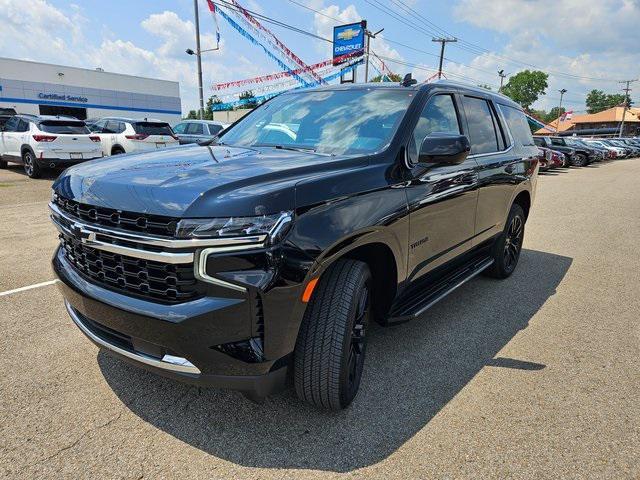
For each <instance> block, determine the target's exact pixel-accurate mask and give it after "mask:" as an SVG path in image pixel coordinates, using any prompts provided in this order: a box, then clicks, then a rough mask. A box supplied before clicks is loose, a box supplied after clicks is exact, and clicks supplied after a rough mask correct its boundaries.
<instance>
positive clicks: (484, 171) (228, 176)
mask: <svg viewBox="0 0 640 480" xmlns="http://www.w3.org/2000/svg"><path fill="white" fill-rule="evenodd" d="M537 155H538V149H537V148H536V147H535V145H534V143H533V138H532V136H531V133H530V130H529V127H528V124H527V120H526V118H525V116H524V114H523V112H522V109H521V108H520V107H519V106H518V105H517V104H515V103H513V102H512V101H511V100H509V99H508V98H506V97H503V96H500V95H496V94H493V93H491V92H488V91H486V90H484V89H480V88H474V87H468V86H464V85H461V84H457V83H453V82H448V81H441V82H436V83H433V84H421V85H407V84H406V83H405V84H404V85H389V84H360V85H350V86H345V85H342V86H329V87H321V88H318V89H309V90H302V91H294V92H290V93H285V94H282V95H280V96H278V97H276V98H274V99H272V100H270V101H269V102H267V103H265V104H263V105H262V106H260V107H259V108H256V109H255V110H253V111H252V112H251V113H249V114H248V115H247V116H245V117H244V118H242V119H241V120H239V121H238V122H236V123H235V124H234V125H232V126H231V127H230V128H229V129H228V130H226V131H225V132H224V133H223V135H222V136H221V137H220V138H219V139H216V141H212V142H211V143H210V144H209V145H206V144H201V145H186V146H182V147H176V148H173V149H166V150H162V151H154V152H147V153H140V154H136V155H125V156H119V157H115V158H111V159H108V160H101V161H99V162H89V163H87V164H84V165H81V166H77V167H72V168H70V169H68V170H66V171H65V172H64V173H63V174H62V175H61V176H60V178H58V180H57V181H56V182H55V183H54V185H53V189H54V193H53V199H52V202H51V204H50V209H51V217H52V219H53V222H54V223H55V225H56V227H57V228H58V230H59V232H60V246H59V248H58V249H57V251H56V252H55V255H54V258H53V268H54V270H55V272H56V274H57V276H58V277H59V279H60V280H61V281H60V282H59V285H60V286H61V289H62V292H63V294H64V297H65V301H66V306H67V309H68V311H69V314H70V315H71V318H72V319H73V321H74V322H75V323H76V324H77V326H78V327H79V328H80V330H82V332H83V333H84V334H85V335H86V336H88V337H89V338H90V339H91V340H92V341H93V342H94V343H96V344H97V345H98V346H99V347H101V348H104V349H106V350H109V351H111V352H115V353H116V354H117V355H119V356H121V357H122V358H124V359H125V360H129V361H131V362H133V363H136V364H138V365H140V366H143V367H146V368H148V369H151V370H153V371H154V372H156V373H159V374H162V375H166V376H169V377H172V378H175V379H180V380H184V381H187V382H193V383H196V384H200V385H211V386H218V387H225V388H231V389H236V390H240V391H242V392H244V393H245V395H246V396H248V397H250V398H254V399H257V398H261V397H264V396H265V395H268V394H269V393H271V392H273V391H275V390H277V389H279V388H282V387H283V386H284V385H285V383H286V379H287V377H289V378H291V379H292V381H293V383H294V384H295V389H296V391H297V394H298V395H299V396H300V398H302V399H303V400H306V401H308V402H310V403H312V404H315V405H317V406H320V407H324V408H330V409H340V408H344V407H346V406H347V405H349V403H350V402H351V401H352V400H353V398H354V396H355V395H356V392H357V391H358V387H359V384H360V379H361V375H362V369H363V365H364V363H363V362H364V356H365V350H366V341H367V328H368V327H367V325H368V322H369V320H370V319H374V320H376V321H378V322H380V323H382V324H383V325H390V324H394V323H398V322H404V321H407V320H409V319H412V318H415V317H417V316H419V315H421V314H422V313H423V312H424V311H425V310H427V309H428V308H429V307H430V306H431V305H433V304H434V303H435V302H437V301H438V300H439V299H441V298H442V297H443V296H445V295H446V294H448V293H449V292H451V291H452V290H453V289H455V288H456V287H458V286H460V285H461V284H462V283H464V282H465V281H467V280H469V279H470V278H472V277H474V276H475V275H477V274H478V273H480V272H485V273H486V274H488V275H490V276H492V277H495V278H506V277H508V276H509V275H511V273H512V272H513V271H514V269H515V268H516V265H517V262H518V258H519V255H520V250H521V248H522V241H523V236H524V228H525V222H526V220H527V216H528V215H529V209H530V207H531V204H532V202H533V199H534V198H533V197H534V192H535V187H536V180H537V170H538V161H537Z"/></svg>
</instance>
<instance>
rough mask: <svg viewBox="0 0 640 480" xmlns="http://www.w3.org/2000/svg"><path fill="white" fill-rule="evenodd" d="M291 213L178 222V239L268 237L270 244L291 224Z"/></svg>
mask: <svg viewBox="0 0 640 480" xmlns="http://www.w3.org/2000/svg"><path fill="white" fill-rule="evenodd" d="M292 218H293V214H292V212H280V213H275V214H273V215H259V216H255V217H220V218H202V219H201V218H193V219H184V220H180V222H178V228H177V236H178V237H180V238H224V237H245V236H255V235H268V236H269V240H270V242H271V243H273V242H275V241H277V240H279V239H280V238H282V237H283V236H284V234H285V233H286V231H287V230H288V226H289V225H290V224H291V220H292Z"/></svg>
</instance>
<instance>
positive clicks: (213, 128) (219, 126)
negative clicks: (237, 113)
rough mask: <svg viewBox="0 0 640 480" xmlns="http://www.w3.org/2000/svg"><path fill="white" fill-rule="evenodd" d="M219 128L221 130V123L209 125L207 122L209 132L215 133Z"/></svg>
mask: <svg viewBox="0 0 640 480" xmlns="http://www.w3.org/2000/svg"><path fill="white" fill-rule="evenodd" d="M220 130H222V126H221V125H211V124H209V133H210V134H211V135H217V134H218V132H219V131H220Z"/></svg>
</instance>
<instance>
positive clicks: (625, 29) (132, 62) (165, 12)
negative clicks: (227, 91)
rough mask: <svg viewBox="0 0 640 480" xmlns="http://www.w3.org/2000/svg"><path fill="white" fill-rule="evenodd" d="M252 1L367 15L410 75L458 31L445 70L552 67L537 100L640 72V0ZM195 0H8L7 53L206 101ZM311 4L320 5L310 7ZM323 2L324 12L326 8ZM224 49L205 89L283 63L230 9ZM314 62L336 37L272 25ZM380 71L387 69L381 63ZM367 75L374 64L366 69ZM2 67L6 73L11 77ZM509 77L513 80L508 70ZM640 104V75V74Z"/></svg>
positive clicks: (321, 20)
mask: <svg viewBox="0 0 640 480" xmlns="http://www.w3.org/2000/svg"><path fill="white" fill-rule="evenodd" d="M198 1H199V4H200V28H201V37H202V49H207V48H213V47H214V46H215V36H214V32H215V30H214V23H213V18H212V16H211V15H210V14H209V11H208V9H207V6H206V2H205V0H198ZM238 1H239V2H240V4H242V5H243V6H244V7H245V8H247V9H249V10H253V11H256V12H258V13H261V14H263V15H267V16H269V17H272V18H275V19H277V20H280V21H283V22H286V23H288V24H292V25H295V26H296V27H298V28H300V29H303V30H306V31H309V32H313V33H314V34H316V35H318V36H321V37H324V38H330V37H331V32H332V28H333V26H334V25H337V24H339V23H340V22H341V23H351V22H354V21H359V20H361V19H366V20H367V22H368V27H369V29H370V30H371V31H377V30H380V29H381V28H384V31H383V32H382V33H381V34H380V35H378V36H377V37H376V38H375V39H373V40H372V42H371V49H372V50H373V52H374V53H376V54H377V55H379V56H380V57H384V58H386V59H387V60H385V61H386V63H387V65H388V66H389V68H390V69H391V70H392V71H394V72H396V73H399V74H401V75H404V74H405V73H409V72H411V73H412V74H413V76H414V78H416V79H418V80H419V81H424V80H426V79H427V78H428V77H430V76H431V75H432V74H433V73H434V72H435V71H436V70H437V66H438V56H439V49H440V46H439V44H436V43H434V42H432V37H433V36H434V35H436V34H437V35H438V36H454V37H456V38H458V42H457V43H449V44H448V45H447V47H446V51H445V58H446V60H445V61H444V67H443V70H444V72H445V75H446V76H447V77H448V78H450V79H455V80H460V81H465V82H470V83H473V84H486V85H489V86H491V87H492V89H494V90H497V89H498V85H499V77H498V74H497V71H498V70H504V71H505V73H507V74H510V75H512V74H514V73H517V72H519V71H521V70H524V69H539V70H543V71H545V72H546V73H548V74H549V88H548V89H547V94H546V95H545V96H543V97H541V98H540V99H539V100H538V102H537V103H536V104H534V108H538V109H545V110H549V109H550V108H552V107H554V106H557V105H558V102H559V100H560V98H559V97H560V94H559V93H558V90H560V89H563V88H564V89H566V90H567V93H566V94H565V95H564V99H563V106H565V107H566V108H567V109H568V110H573V111H575V112H582V111H584V110H585V104H584V101H585V97H586V94H587V92H589V91H590V90H591V89H593V88H598V89H601V90H604V91H605V92H607V93H621V90H620V89H621V88H622V87H623V85H622V84H620V83H618V82H619V81H620V80H626V79H638V78H640V0H498V1H494V2H488V1H486V0H449V1H432V0H351V1H338V0H262V1H258V0H238ZM193 3H194V2H193V0H128V1H120V0H109V1H104V0H103V1H96V0H84V1H80V0H74V1H67V0H0V56H1V57H10V58H19V59H26V60H34V61H41V62H47V63H55V64H62V65H69V66H77V67H85V68H96V67H101V68H103V69H105V70H106V71H113V72H118V73H126V74H131V75H141V76H147V77H153V78H161V79H167V80H175V81H179V82H180V89H181V97H182V104H183V112H185V113H186V112H188V111H189V110H190V109H195V108H197V103H198V100H197V76H196V62H195V57H193V56H189V55H187V54H185V49H187V48H194V49H195V33H194V32H195V28H194V5H193ZM298 4H302V5H304V6H306V7H308V8H304V7H303V6H300V5H298ZM313 10H316V11H317V12H314V11H313ZM218 21H219V24H220V33H221V45H220V50H217V51H213V52H207V53H203V75H204V85H205V88H204V90H205V98H206V97H208V96H209V95H211V94H213V93H214V92H213V90H212V89H211V85H212V84H213V83H216V82H224V81H230V80H239V79H243V78H249V77H254V76H257V75H263V74H267V73H273V72H277V71H279V70H280V68H279V67H278V65H277V64H276V63H274V62H273V61H272V60H270V59H269V58H268V57H267V56H266V55H265V54H264V53H263V52H262V51H261V50H260V48H259V47H256V46H254V45H252V44H251V43H250V42H249V41H247V40H246V39H245V38H243V37H242V36H240V35H239V34H238V33H237V32H236V31H235V30H234V29H233V28H231V27H230V26H229V25H228V24H227V23H226V22H225V21H224V20H223V19H222V18H220V17H219V18H218ZM265 26H267V27H268V28H270V29H271V30H272V31H273V32H274V33H275V34H276V35H277V36H278V38H280V39H281V40H282V41H283V42H284V43H285V44H286V45H287V46H288V47H289V48H290V49H291V50H292V51H293V52H295V53H296V54H297V55H298V56H299V57H300V58H302V59H303V60H304V61H305V62H306V63H308V64H312V63H315V62H319V61H322V60H325V59H327V58H329V57H330V56H331V45H330V44H329V43H327V42H323V41H321V40H317V39H314V38H311V37H309V36H305V35H301V34H299V33H295V32H292V31H289V30H286V29H283V28H281V27H277V26H273V25H269V24H265ZM374 73H375V72H374ZM358 75H359V76H360V79H361V78H362V77H363V71H360V72H359V74H358ZM1 76H2V72H0V77H1ZM505 81H506V80H505ZM632 88H633V91H632V93H631V96H632V99H634V101H635V102H636V104H638V103H640V82H637V83H635V84H632Z"/></svg>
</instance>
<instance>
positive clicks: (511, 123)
mask: <svg viewBox="0 0 640 480" xmlns="http://www.w3.org/2000/svg"><path fill="white" fill-rule="evenodd" d="M500 111H501V112H502V115H503V116H504V119H505V121H506V122H507V126H508V127H509V130H510V131H511V135H512V136H513V138H514V140H516V141H517V142H518V143H520V144H521V145H523V146H525V147H527V146H532V145H542V142H536V143H534V140H533V135H532V134H531V129H530V128H529V122H528V121H527V117H525V116H524V112H522V111H521V110H518V109H517V108H513V107H509V106H507V105H500Z"/></svg>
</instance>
